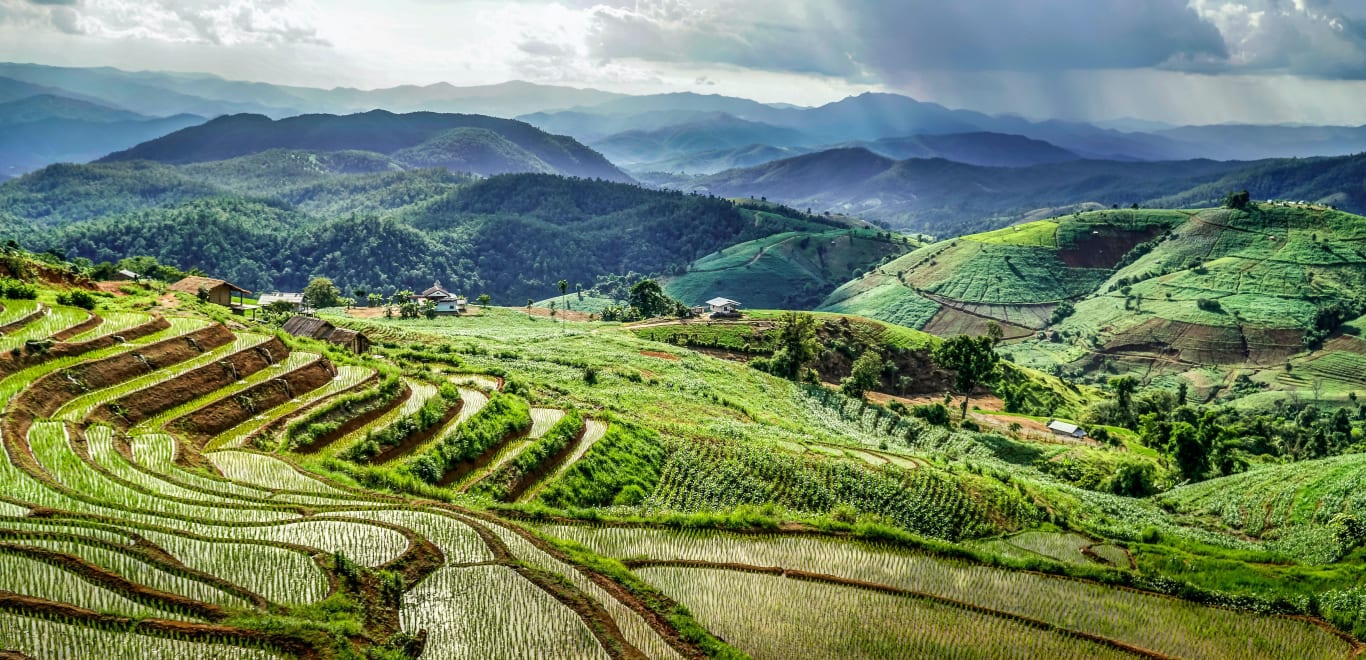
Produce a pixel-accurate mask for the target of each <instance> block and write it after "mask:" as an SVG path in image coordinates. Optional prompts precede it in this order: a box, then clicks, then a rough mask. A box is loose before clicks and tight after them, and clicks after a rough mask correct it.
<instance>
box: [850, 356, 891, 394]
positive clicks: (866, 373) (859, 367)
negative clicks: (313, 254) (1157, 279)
mask: <svg viewBox="0 0 1366 660" xmlns="http://www.w3.org/2000/svg"><path fill="white" fill-rule="evenodd" d="M881 379H882V356H881V355H879V354H878V352H877V351H874V350H867V351H864V352H863V355H860V356H859V357H858V359H857V360H854V367H853V370H852V373H850V374H849V377H848V378H845V379H844V380H843V381H840V392H842V393H843V394H844V395H845V396H847V397H850V398H853V399H862V398H863V395H864V393H866V392H867V391H868V390H871V389H876V388H877V384H878V381H880V380H881Z"/></svg>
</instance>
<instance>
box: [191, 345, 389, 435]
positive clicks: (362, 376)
mask: <svg viewBox="0 0 1366 660" xmlns="http://www.w3.org/2000/svg"><path fill="white" fill-rule="evenodd" d="M374 375H375V370H374V369H367V368H365V367H358V366H354V365H344V366H341V367H337V375H336V376H335V377H333V379H332V382H330V383H328V384H327V385H324V386H322V387H320V388H318V389H316V390H313V391H311V392H308V393H305V394H302V395H300V396H299V397H298V398H295V399H292V400H290V402H289V403H286V404H284V405H282V406H276V407H274V408H271V409H270V410H267V411H264V412H262V413H261V414H259V415H256V416H255V417H252V418H251V419H249V420H247V421H245V422H242V423H241V424H238V425H237V426H235V427H233V428H231V429H229V430H227V431H226V432H224V433H222V434H220V435H219V436H218V437H216V438H214V439H213V440H212V441H210V443H209V445H208V447H207V449H209V450H210V451H212V450H214V449H220V448H225V447H226V448H231V447H241V446H242V444H243V443H245V442H246V440H247V438H249V437H250V436H251V435H252V434H254V433H256V432H258V431H260V430H261V428H262V427H264V426H266V425H267V424H270V423H271V422H274V421H276V420H278V419H282V418H284V417H287V416H289V415H292V414H293V413H295V412H297V411H298V410H300V409H302V408H305V407H307V406H310V405H313V404H314V403H317V402H319V401H321V400H323V399H326V398H327V397H330V396H332V395H334V394H339V393H341V392H345V391H347V390H349V389H351V388H353V387H355V386H356V385H359V384H360V383H361V382H363V381H365V380H366V379H367V378H370V377H372V376H374Z"/></svg>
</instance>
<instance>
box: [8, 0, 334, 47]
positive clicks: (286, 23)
mask: <svg viewBox="0 0 1366 660" xmlns="http://www.w3.org/2000/svg"><path fill="white" fill-rule="evenodd" d="M25 4H27V5H28V6H29V7H30V8H31V9H33V10H36V11H44V10H45V11H47V12H48V14H47V19H48V21H49V22H50V23H51V25H52V26H53V27H55V28H56V29H58V30H59V31H61V32H64V33H67V34H84V35H89V36H92V37H100V38H107V39H141V40H150V41H164V42H171V43H188V44H209V45H217V46H225V45H226V46H235V45H251V44H266V45H271V44H293V45H313V46H327V45H330V44H329V43H328V42H327V40H325V39H323V38H322V37H320V36H319V34H318V31H317V29H316V28H315V27H313V26H312V19H313V17H314V16H315V15H316V13H317V11H318V9H317V8H316V7H315V6H314V5H313V4H312V3H311V2H309V1H308V0H301V1H295V0H79V1H78V0H26V3H25ZM6 5H8V6H9V7H10V8H13V7H14V2H13V0H0V9H3V8H5V6H6ZM15 13H16V15H17V17H18V18H19V19H28V20H32V19H33V18H34V17H35V15H34V14H32V13H31V12H30V13H27V14H24V13H19V12H15Z"/></svg>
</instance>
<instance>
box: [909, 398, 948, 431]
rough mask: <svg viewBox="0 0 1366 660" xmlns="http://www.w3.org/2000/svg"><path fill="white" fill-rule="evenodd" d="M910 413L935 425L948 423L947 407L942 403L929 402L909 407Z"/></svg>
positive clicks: (946, 424)
mask: <svg viewBox="0 0 1366 660" xmlns="http://www.w3.org/2000/svg"><path fill="white" fill-rule="evenodd" d="M911 415H913V416H915V417H918V418H920V419H923V420H925V421H926V422H928V423H930V424H933V425H935V426H948V425H949V409H948V408H945V407H944V404H942V403H930V404H926V405H922V406H916V407H914V408H911Z"/></svg>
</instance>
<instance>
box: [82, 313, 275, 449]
mask: <svg viewBox="0 0 1366 660" xmlns="http://www.w3.org/2000/svg"><path fill="white" fill-rule="evenodd" d="M224 331H225V332H226V328H225V329H224ZM230 336H231V335H230ZM266 355H270V356H271V359H267V358H266ZM288 355H289V347H288V346H286V345H285V344H284V342H282V341H280V339H279V338H278V337H271V338H270V340H269V341H267V342H265V343H264V344H260V345H257V346H253V347H251V348H247V349H244V350H241V351H238V352H236V353H233V354H231V355H228V356H227V357H225V358H223V359H222V360H219V361H218V362H214V363H212V364H206V365H204V366H202V367H199V368H198V369H193V370H191V371H189V372H186V373H183V374H181V375H179V376H176V377H174V378H171V379H170V380H165V381H162V382H160V383H157V384H156V385H153V386H151V387H148V388H146V389H143V390H138V391H136V392H131V393H129V394H126V395H124V396H122V397H119V398H118V399H116V400H114V401H110V402H108V403H105V404H102V405H100V406H99V407H98V408H96V409H95V410H93V411H91V413H90V416H89V420H90V421H92V422H108V423H110V424H112V425H114V426H115V427H117V428H125V429H126V428H129V427H131V426H134V425H136V424H138V423H139V422H142V421H144V420H146V419H148V418H151V417H155V416H156V415H158V414H160V413H162V412H165V411H167V410H170V409H172V408H175V407H176V406H179V405H181V404H183V403H188V402H190V401H193V400H195V399H197V398H199V397H202V396H205V395H208V394H212V393H213V392H215V391H217V390H220V389H223V388H224V387H227V386H229V385H232V384H233V383H236V382H237V381H238V380H240V379H242V378H245V377H246V376H249V375H251V374H254V373H256V372H258V371H260V370H262V369H265V368H267V367H269V366H271V364H272V363H274V362H278V361H280V360H283V359H284V358H285V357H286V356H288ZM152 365H153V366H157V363H156V362H155V361H153V362H152ZM143 373H146V367H144V368H143Z"/></svg>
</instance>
